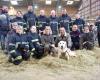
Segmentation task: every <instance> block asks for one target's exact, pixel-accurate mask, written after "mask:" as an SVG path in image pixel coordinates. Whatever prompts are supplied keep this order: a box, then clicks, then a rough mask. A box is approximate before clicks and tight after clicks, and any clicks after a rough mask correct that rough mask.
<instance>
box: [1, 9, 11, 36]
mask: <svg viewBox="0 0 100 80" xmlns="http://www.w3.org/2000/svg"><path fill="white" fill-rule="evenodd" d="M9 24H10V17H9V15H8V13H7V12H4V11H2V13H1V14H0V34H4V35H6V34H7V32H8V31H9Z"/></svg>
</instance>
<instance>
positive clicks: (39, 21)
mask: <svg viewBox="0 0 100 80" xmlns="http://www.w3.org/2000/svg"><path fill="white" fill-rule="evenodd" d="M47 25H48V19H47V17H46V16H41V15H40V16H38V17H37V26H38V27H39V28H40V30H44V29H45V26H47Z"/></svg>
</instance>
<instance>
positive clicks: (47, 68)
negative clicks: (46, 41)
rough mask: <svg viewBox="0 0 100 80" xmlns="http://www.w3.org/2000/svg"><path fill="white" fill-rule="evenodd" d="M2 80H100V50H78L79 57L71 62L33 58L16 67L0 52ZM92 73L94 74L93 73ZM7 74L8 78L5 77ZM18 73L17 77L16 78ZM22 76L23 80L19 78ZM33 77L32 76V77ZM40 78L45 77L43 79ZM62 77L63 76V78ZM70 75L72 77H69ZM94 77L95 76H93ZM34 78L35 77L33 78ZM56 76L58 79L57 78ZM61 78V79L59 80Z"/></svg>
mask: <svg viewBox="0 0 100 80" xmlns="http://www.w3.org/2000/svg"><path fill="white" fill-rule="evenodd" d="M0 52H1V54H0V78H1V79H0V80H11V79H12V80H18V79H24V80H33V79H34V78H35V79H36V80H40V79H41V80H50V79H51V80H66V78H68V79H69V80H83V79H84V80H87V78H84V77H85V76H87V77H89V79H88V80H91V79H92V78H93V77H95V78H94V79H92V80H99V78H100V77H99V74H100V49H99V48H95V49H94V50H92V51H89V50H78V51H76V53H77V57H71V58H70V59H69V61H67V60H65V59H58V58H57V57H51V56H46V57H44V58H42V59H40V60H36V59H33V58H31V59H30V60H29V61H23V62H22V63H21V64H20V65H18V66H15V65H13V64H12V63H9V62H8V61H7V56H6V55H4V54H3V52H2V51H0ZM91 71H92V72H91ZM1 73H2V74H6V73H9V74H7V76H10V78H9V77H7V78H4V75H1ZM15 73H16V75H17V77H16V78H14V74H15ZM20 75H25V76H21V78H18V76H20ZM30 75H31V76H30ZM36 75H38V76H39V77H42V76H45V77H43V78H39V77H37V76H36ZM61 75H62V76H61ZM68 75H69V76H70V77H68ZM93 75H94V76H93ZM33 76H34V77H33ZM55 76H56V77H55ZM59 76H60V79H58V78H59Z"/></svg>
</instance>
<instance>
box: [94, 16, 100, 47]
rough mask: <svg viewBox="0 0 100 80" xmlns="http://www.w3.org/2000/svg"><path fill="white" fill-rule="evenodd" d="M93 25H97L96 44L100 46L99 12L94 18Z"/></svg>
mask: <svg viewBox="0 0 100 80" xmlns="http://www.w3.org/2000/svg"><path fill="white" fill-rule="evenodd" d="M95 25H96V26H97V37H98V44H99V47H100V14H99V17H98V18H97V19H96V22H95Z"/></svg>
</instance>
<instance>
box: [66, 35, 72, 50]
mask: <svg viewBox="0 0 100 80" xmlns="http://www.w3.org/2000/svg"><path fill="white" fill-rule="evenodd" d="M67 43H68V45H67V46H68V48H71V46H72V40H71V37H70V34H68V33H67Z"/></svg>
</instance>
